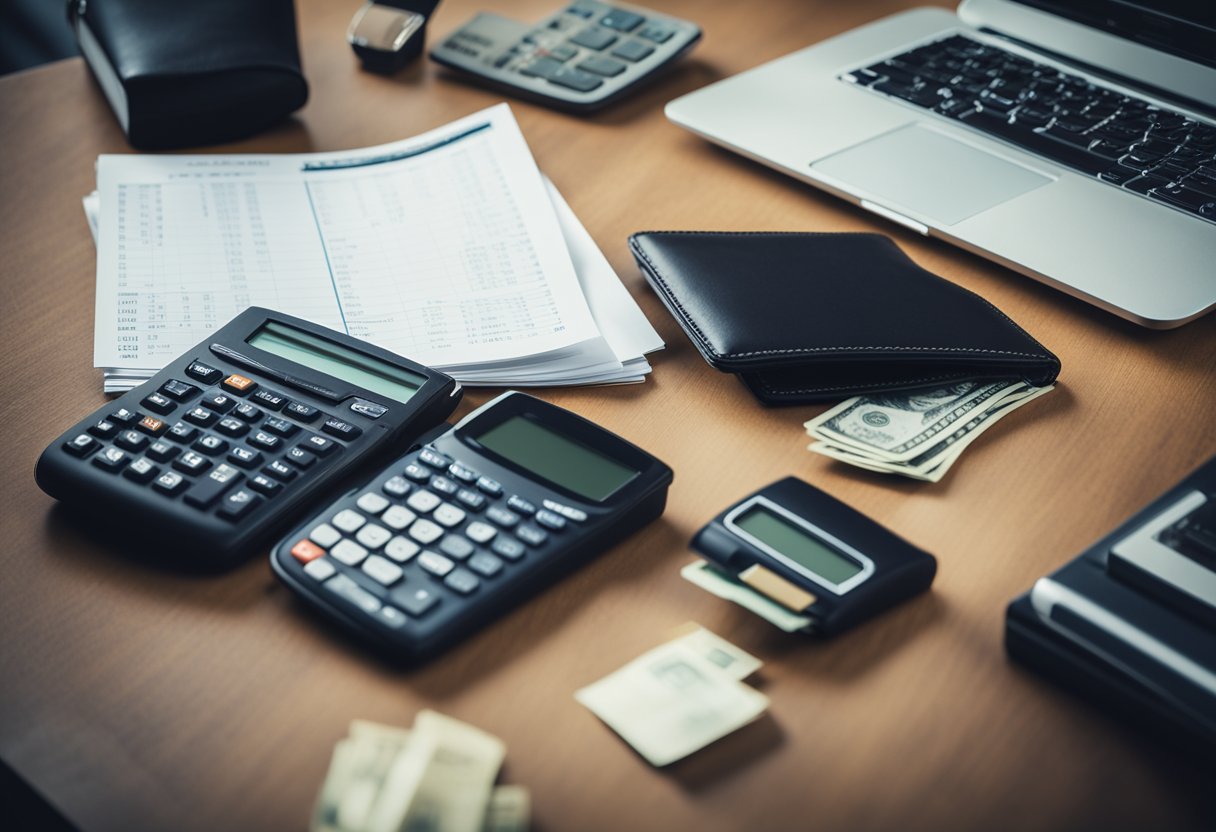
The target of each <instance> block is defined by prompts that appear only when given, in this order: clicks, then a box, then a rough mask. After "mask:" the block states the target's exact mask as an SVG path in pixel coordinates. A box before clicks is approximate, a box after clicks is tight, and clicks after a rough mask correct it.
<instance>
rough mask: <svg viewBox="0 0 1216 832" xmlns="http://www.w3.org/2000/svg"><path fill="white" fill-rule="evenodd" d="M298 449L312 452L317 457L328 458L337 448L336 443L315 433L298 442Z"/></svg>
mask: <svg viewBox="0 0 1216 832" xmlns="http://www.w3.org/2000/svg"><path fill="white" fill-rule="evenodd" d="M300 447H302V448H306V449H308V450H309V451H312V452H313V453H314V454H316V455H317V456H329V455H330V454H332V453H333V452H334V451H335V450H337V448H338V443H337V442H335V441H334V440H332V439H326V438H325V437H324V436H319V435H317V434H315V433H310V434H309V435H308V436H305V437H304V438H303V439H302V440H300Z"/></svg>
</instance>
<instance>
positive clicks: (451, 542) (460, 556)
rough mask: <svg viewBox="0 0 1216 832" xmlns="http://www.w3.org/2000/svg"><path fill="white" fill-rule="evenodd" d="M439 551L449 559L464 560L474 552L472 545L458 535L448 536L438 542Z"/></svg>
mask: <svg viewBox="0 0 1216 832" xmlns="http://www.w3.org/2000/svg"><path fill="white" fill-rule="evenodd" d="M439 551H441V552H443V553H444V554H445V555H447V556H448V557H450V558H456V560H464V559H465V558H467V557H468V556H469V555H471V554H473V552H474V551H475V550H474V548H473V544H472V543H470V542H469V541H468V539H467V538H464V537H461V536H460V535H458V534H449V535H447V536H445V537H444V538H443V540H441V541H439Z"/></svg>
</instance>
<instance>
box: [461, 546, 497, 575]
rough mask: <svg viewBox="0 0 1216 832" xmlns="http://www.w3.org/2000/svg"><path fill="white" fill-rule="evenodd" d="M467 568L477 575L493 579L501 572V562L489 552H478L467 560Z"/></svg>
mask: <svg viewBox="0 0 1216 832" xmlns="http://www.w3.org/2000/svg"><path fill="white" fill-rule="evenodd" d="M468 567H469V568H470V569H472V570H473V571H474V572H476V573H477V574H478V575H484V576H485V577H487V578H493V577H494V576H495V575H497V574H498V573H499V572H501V571H502V561H500V560H499V559H498V558H496V557H494V556H493V555H491V554H490V553H489V552H478V553H477V554H475V555H473V557H471V558H469V562H468Z"/></svg>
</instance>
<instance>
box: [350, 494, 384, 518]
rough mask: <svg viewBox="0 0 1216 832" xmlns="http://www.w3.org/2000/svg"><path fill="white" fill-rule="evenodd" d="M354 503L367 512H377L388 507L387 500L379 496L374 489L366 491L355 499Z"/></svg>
mask: <svg viewBox="0 0 1216 832" xmlns="http://www.w3.org/2000/svg"><path fill="white" fill-rule="evenodd" d="M355 505H357V506H358V507H359V508H361V509H362V510H363V511H366V512H367V513H368V514H379V513H380V512H382V511H384V510H385V509H386V508H388V505H389V504H388V500H386V499H384V498H383V497H381V496H380V495H379V494H377V493H376V492H375V491H368V492H367V493H365V494H363V495H362V496H360V497H359V499H358V500H356V501H355Z"/></svg>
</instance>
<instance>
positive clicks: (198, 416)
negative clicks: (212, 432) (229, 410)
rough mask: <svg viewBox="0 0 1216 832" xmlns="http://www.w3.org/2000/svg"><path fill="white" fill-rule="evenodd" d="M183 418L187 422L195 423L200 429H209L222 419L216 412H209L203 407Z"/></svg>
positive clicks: (194, 409)
mask: <svg viewBox="0 0 1216 832" xmlns="http://www.w3.org/2000/svg"><path fill="white" fill-rule="evenodd" d="M182 418H183V419H185V420H186V421H187V422H193V423H194V424H196V425H198V426H199V427H204V428H209V427H211V426H212V425H214V424H215V423H216V422H217V421H218V420H219V418H220V417H219V414H217V413H216V412H215V411H214V410H208V409H207V408H205V407H203V406H202V405H199V406H198V407H195V408H193V409H192V410H190V411H189V412H188V413H187V414H186V415H185V416H183V417H182Z"/></svg>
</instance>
